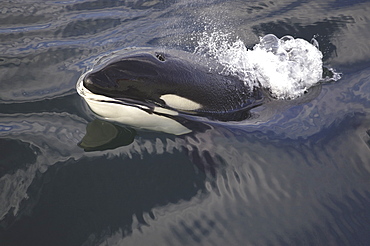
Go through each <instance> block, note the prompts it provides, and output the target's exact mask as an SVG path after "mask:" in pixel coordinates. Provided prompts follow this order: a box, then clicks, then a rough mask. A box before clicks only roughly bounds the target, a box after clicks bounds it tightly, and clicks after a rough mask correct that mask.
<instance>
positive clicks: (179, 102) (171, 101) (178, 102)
mask: <svg viewBox="0 0 370 246" xmlns="http://www.w3.org/2000/svg"><path fill="white" fill-rule="evenodd" d="M160 99H162V100H163V101H164V102H165V103H166V104H167V105H168V106H170V107H171V108H175V109H179V110H197V109H200V108H202V105H200V104H199V103H196V102H194V101H192V100H189V99H187V98H184V97H180V96H178V95H175V94H166V95H162V96H161V97H160Z"/></svg>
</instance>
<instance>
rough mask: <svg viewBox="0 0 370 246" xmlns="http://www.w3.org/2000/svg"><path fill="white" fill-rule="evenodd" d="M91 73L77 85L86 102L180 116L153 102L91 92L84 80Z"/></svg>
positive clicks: (82, 76)
mask: <svg viewBox="0 0 370 246" xmlns="http://www.w3.org/2000/svg"><path fill="white" fill-rule="evenodd" d="M89 73H90V71H88V72H86V73H84V74H82V75H81V76H80V78H79V80H78V82H77V84H76V89H77V93H78V94H79V95H80V96H81V97H82V98H84V99H85V101H93V102H96V103H106V104H109V103H111V104H115V105H122V106H126V107H134V108H137V109H140V110H142V111H145V112H146V113H148V114H157V115H163V116H167V117H168V116H177V115H179V112H178V111H175V110H173V109H168V108H165V107H163V106H162V105H160V104H158V103H156V102H152V101H142V100H135V99H131V98H122V97H109V96H106V95H103V94H96V93H94V92H91V91H90V90H89V89H87V88H86V87H85V86H84V85H83V79H84V78H85V76H86V75H87V74H89Z"/></svg>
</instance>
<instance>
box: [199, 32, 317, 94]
mask: <svg viewBox="0 0 370 246" xmlns="http://www.w3.org/2000/svg"><path fill="white" fill-rule="evenodd" d="M195 52H196V53H199V54H202V55H207V56H211V57H214V58H216V59H217V60H218V62H219V63H220V64H221V65H222V66H223V70H222V73H224V74H226V75H235V76H238V77H239V78H240V79H242V80H243V81H245V83H246V86H249V87H250V88H255V87H264V88H267V89H269V90H270V92H271V95H272V96H273V97H275V98H278V99H294V98H296V97H299V96H300V95H302V94H303V93H304V92H306V91H307V90H308V89H309V88H310V87H311V86H313V85H315V84H317V83H318V82H320V81H321V80H322V74H323V64H322V53H321V52H320V50H319V49H318V43H317V41H316V40H315V39H312V41H311V43H309V42H307V41H306V40H303V39H299V38H296V39H295V38H293V37H291V36H284V37H282V38H280V39H278V38H277V37H276V36H275V35H273V34H268V35H266V36H264V37H262V38H260V42H259V43H258V44H256V45H255V46H254V47H253V49H247V48H246V46H245V45H244V43H243V42H242V41H241V40H240V39H237V40H236V41H234V42H230V41H229V35H228V34H220V33H213V34H211V35H204V36H203V37H202V38H200V40H199V42H198V47H197V48H196V50H195Z"/></svg>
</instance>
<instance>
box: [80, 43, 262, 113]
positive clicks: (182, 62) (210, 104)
mask: <svg viewBox="0 0 370 246" xmlns="http://www.w3.org/2000/svg"><path fill="white" fill-rule="evenodd" d="M207 63H208V64H207ZM209 64H210V63H209V61H208V62H207V61H205V60H203V59H202V58H199V56H197V55H193V54H190V53H187V52H179V51H166V52H155V51H154V50H143V51H142V52H140V51H139V52H135V53H134V54H129V55H127V56H124V55H123V56H121V57H119V58H115V59H113V60H112V61H110V62H108V63H107V64H106V65H105V66H101V68H100V69H98V70H97V71H92V72H91V73H89V74H87V75H86V76H85V78H84V79H83V84H84V86H85V87H86V88H87V89H88V90H90V91H91V92H93V93H95V94H100V95H105V96H108V97H111V98H119V99H121V100H123V101H124V100H128V99H131V100H135V101H139V102H143V104H146V105H147V104H148V103H153V104H155V105H159V106H162V107H165V108H169V107H168V106H167V105H165V103H164V102H163V101H162V100H161V99H160V97H161V95H165V94H175V95H178V96H181V97H184V98H187V99H190V100H192V101H194V102H196V103H198V104H201V105H202V108H201V109H198V110H195V111H192V112H188V113H193V114H207V113H208V114H225V113H235V112H237V111H240V110H244V109H250V108H251V107H253V106H255V105H256V104H259V99H261V93H260V92H259V91H250V89H249V88H248V87H247V86H246V85H245V84H244V82H243V81H241V80H240V79H238V78H237V77H234V76H225V75H221V74H220V73H218V72H216V71H213V70H212V72H210V65H209ZM216 65H217V64H214V63H212V65H211V66H216ZM215 70H216V69H215Z"/></svg>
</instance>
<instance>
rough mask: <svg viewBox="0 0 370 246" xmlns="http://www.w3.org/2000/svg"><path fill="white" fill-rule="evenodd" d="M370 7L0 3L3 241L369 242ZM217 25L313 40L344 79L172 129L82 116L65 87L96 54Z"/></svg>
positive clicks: (188, 36)
mask: <svg viewBox="0 0 370 246" xmlns="http://www.w3.org/2000/svg"><path fill="white" fill-rule="evenodd" d="M369 8H370V5H369V3H368V2H366V1H355V2H353V1H326V2H325V3H324V2H322V1H317V2H315V1H313V2H312V1H311V2H302V1H284V2H276V1H275V2H271V1H262V2H261V1H258V2H252V1H251V2H245V1H232V2H230V1H214V2H212V3H210V2H209V1H176V2H175V3H171V2H165V3H163V2H161V1H129V2H121V1H108V2H107V1H69V2H68V1H67V2H51V1H48V2H39V3H35V2H33V3H30V2H23V1H16V2H14V1H12V2H5V3H2V9H1V12H2V15H1V17H0V18H1V21H0V23H1V24H0V42H1V46H0V50H1V52H0V53H1V55H0V73H1V75H2V76H1V78H0V80H1V81H0V160H1V161H0V242H2V243H3V242H4V243H5V245H242V244H243V245H369V243H370V238H369V235H368V231H369V228H370V223H369V218H370V213H369V209H368V208H369V206H370V190H369V177H370V166H369V163H370V143H369V141H370V140H369V139H370V134H369V131H370V130H369V129H370V117H369V107H370V104H369V101H370V97H369V95H370V94H369V92H370V83H369V80H370V70H369V68H368V62H369V58H370V47H369V43H368V41H367V40H368V39H369V37H370V32H369V31H368V24H369V18H368V12H369ZM214 28H215V29H216V30H222V31H223V32H224V33H230V35H229V37H230V39H232V38H233V37H235V38H236V37H239V38H241V39H242V40H243V41H244V42H245V43H246V44H248V45H250V46H253V44H255V43H256V42H257V41H258V35H264V34H266V33H274V34H275V35H277V36H279V37H280V36H282V35H286V34H290V35H293V36H296V37H303V38H305V39H307V40H310V39H311V38H312V36H316V39H317V40H318V41H319V44H320V49H321V51H322V52H323V54H324V59H325V60H324V62H325V63H326V64H329V65H330V66H331V67H335V68H336V69H337V70H338V71H341V72H343V76H342V79H341V80H339V81H337V82H335V83H326V84H322V85H320V86H318V87H315V88H313V89H312V90H311V91H310V92H308V93H307V94H306V95H304V96H303V97H302V98H299V99H297V100H291V101H278V102H275V103H271V104H265V105H263V106H261V107H257V108H255V109H254V110H253V112H252V115H253V117H252V118H251V119H250V120H248V121H242V122H212V121H206V120H204V121H203V122H199V124H198V125H197V130H196V131H194V132H193V133H191V134H188V135H185V136H173V135H168V134H163V133H155V132H146V131H140V130H137V131H136V130H135V131H134V130H132V129H129V128H125V126H121V125H112V124H111V123H105V122H102V121H97V120H94V119H95V118H94V116H93V114H91V112H90V111H89V110H88V108H87V107H86V105H85V104H84V103H83V101H82V99H81V98H79V96H78V95H77V93H76V91H75V89H74V88H75V83H76V81H77V79H78V77H79V76H80V75H81V73H82V72H83V70H84V69H85V68H86V67H91V65H92V64H94V61H95V59H97V58H99V57H100V56H101V55H102V54H104V53H110V52H112V51H114V50H117V49H121V48H123V47H128V46H134V45H136V46H155V45H159V46H171V47H178V48H181V49H185V50H188V51H193V50H194V48H195V46H196V44H197V39H198V38H199V37H201V36H202V35H204V31H206V32H207V31H209V32H213V31H214V30H213V29H214ZM198 120H199V119H198ZM91 133H92V135H91ZM111 140H113V142H111ZM79 145H80V146H82V147H83V148H81V147H79ZM99 146H100V147H99ZM84 148H85V149H86V150H89V151H85V150H84Z"/></svg>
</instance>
